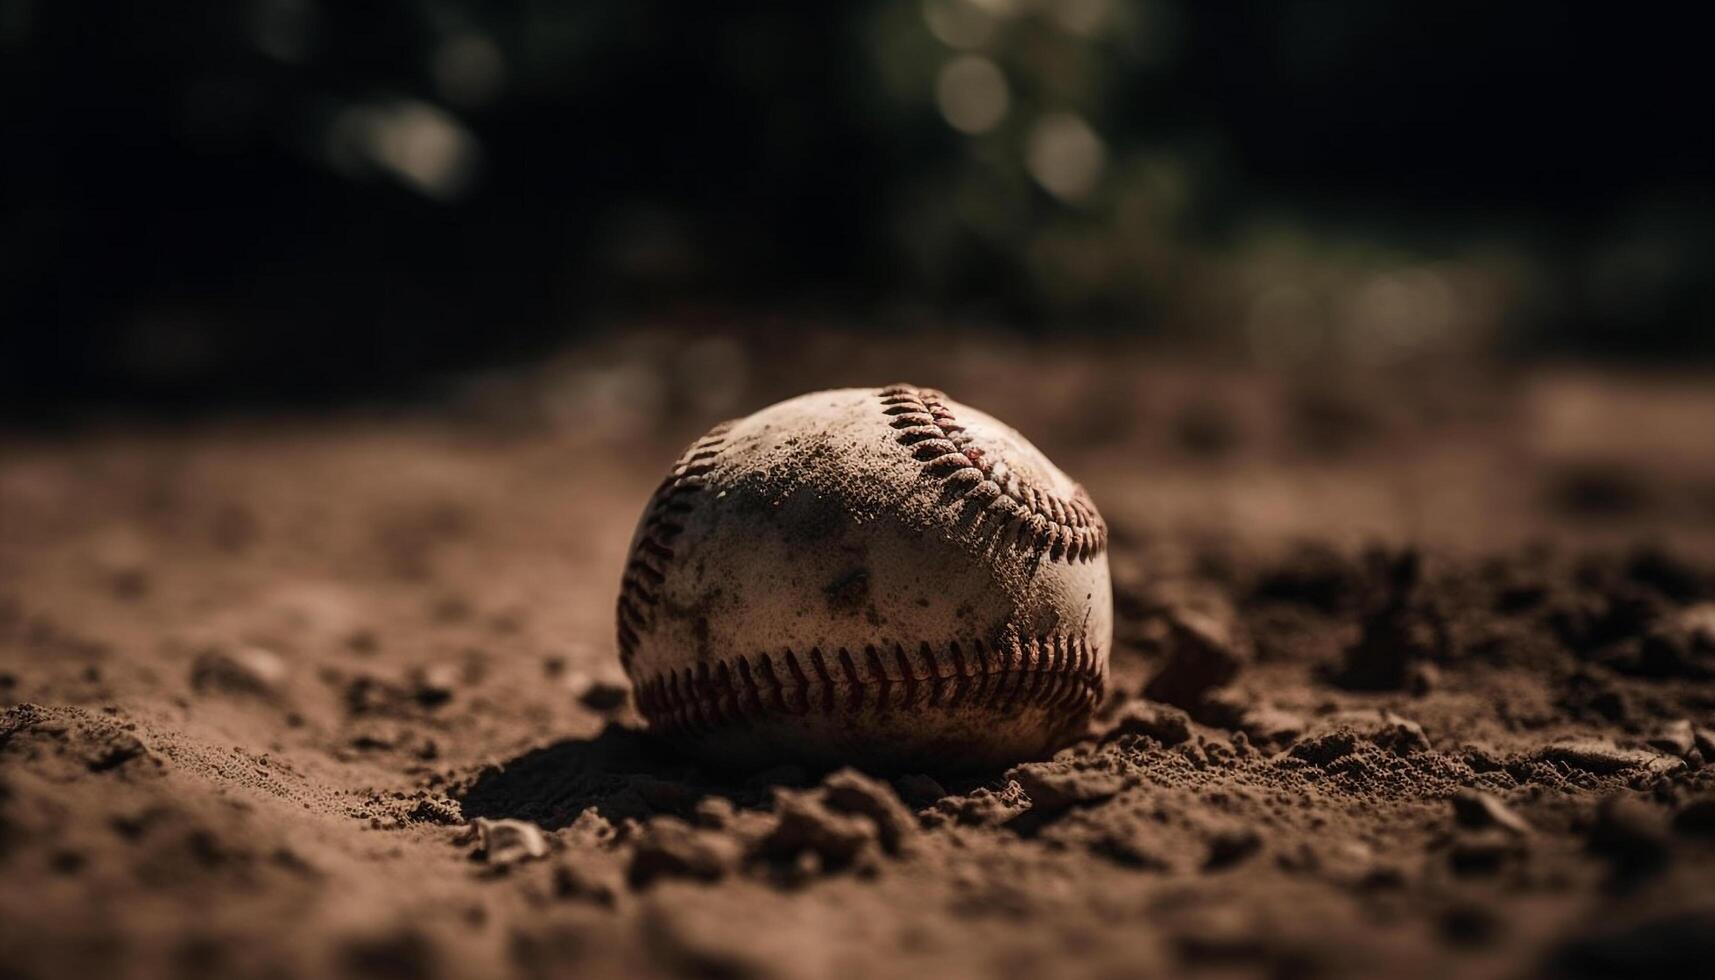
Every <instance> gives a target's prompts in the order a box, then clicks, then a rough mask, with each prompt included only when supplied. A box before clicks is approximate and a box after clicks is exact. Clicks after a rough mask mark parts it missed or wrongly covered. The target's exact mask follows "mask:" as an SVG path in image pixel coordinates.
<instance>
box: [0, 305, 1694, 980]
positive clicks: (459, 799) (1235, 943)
mask: <svg viewBox="0 0 1715 980" xmlns="http://www.w3.org/2000/svg"><path fill="white" fill-rule="evenodd" d="M688 349H689V350H692V351H693V353H694V350H695V348H694V346H688V345H686V344H685V343H683V342H682V340H681V339H679V338H674V337H670V336H663V337H656V338H649V337H644V338H642V339H633V340H629V341H625V342H615V343H612V344H609V345H606V346H603V347H597V348H594V349H591V350H587V351H583V352H581V353H580V355H579V356H578V357H577V358H576V359H575V360H572V361H570V362H568V363H567V364H563V365H550V366H548V367H544V368H540V369H538V370H536V371H535V372H533V373H531V374H529V375H523V376H508V377H503V378H498V379H490V380H488V381H486V382H484V383H483V384H481V385H473V386H470V387H468V388H466V389H463V390H461V391H460V392H459V393H458V394H457V396H456V397H455V398H453V399H451V400H450V402H451V405H450V407H436V408H434V409H427V408H425V409H421V410H415V411H411V412H404V413H401V412H398V411H391V412H388V413H385V414H382V413H370V414H366V413H353V414H351V415H350V416H348V417H343V418H340V419H337V420H329V419H316V420H280V419H276V420H251V421H243V422H239V421H220V422H204V423H199V424H195V425H180V426H175V427H159V426H156V427H150V428H138V427H132V426H109V427H97V428H94V429H89V430H84V431H79V432H75V433H69V434H64V435H58V436H51V437H50V436H42V435H34V436H29V437H22V436H15V437H8V438H6V439H5V440H4V441H3V442H0V704H3V705H4V706H5V707H4V714H3V715H0V975H4V976H7V977H48V976H71V975H92V976H142V977H157V976H173V977H194V976H263V975H266V976H293V975H314V976H328V975H333V976H344V975H354V976H356V975H365V976H390V977H452V976H512V975H516V976H549V975H574V974H575V975H579V976H597V977H599V976H639V975H663V976H720V977H753V976H754V977H772V976H781V977H845V976H853V977H855V976H888V975H899V976H903V975H913V976H923V975H941V976H995V975H1002V976H1034V975H1066V976H1120V975H1140V974H1142V975H1148V974H1158V973H1167V972H1211V973H1221V974H1231V975H1259V974H1266V975H1271V976H1279V975H1290V976H1356V975H1375V974H1378V973H1384V972H1385V973H1386V974H1387V975H1390V976H1414V975H1422V976H1443V975H1447V974H1448V973H1450V972H1452V971H1462V972H1470V973H1473V974H1478V975H1507V976H1518V975H1538V974H1547V975H1567V976H1594V975H1603V974H1611V973H1616V972H1627V973H1644V972H1646V971H1647V972H1653V973H1661V972H1664V971H1681V972H1690V971H1692V970H1694V969H1696V970H1701V969H1706V964H1707V962H1708V961H1709V957H1711V956H1715V889H1711V888H1710V886H1709V883H1710V882H1711V881H1715V768H1711V767H1710V765H1709V763H1710V762H1712V761H1715V460H1712V459H1711V457H1710V454H1709V453H1708V447H1707V440H1706V437H1707V432H1708V429H1709V425H1708V422H1709V420H1710V419H1712V418H1715V396H1711V395H1710V394H1709V389H1708V387H1707V385H1703V384H1700V383H1693V382H1692V381H1683V382H1674V381H1672V380H1671V379H1661V378H1657V379H1644V380H1639V379H1626V378H1620V377H1611V376H1610V377H1598V376H1589V375H1580V374H1575V373H1567V372H1550V371H1540V372H1536V373H1530V374H1526V375H1524V376H1517V375H1514V376H1508V377H1495V376H1490V375H1487V374H1484V373H1483V372H1481V371H1474V370H1469V369H1462V370H1460V371H1459V372H1456V373H1452V374H1450V375H1448V376H1444V377H1443V376H1422V375H1420V376H1418V377H1415V378H1409V379H1388V381H1387V382H1386V383H1385V384H1384V383H1380V382H1377V383H1375V384H1374V385H1373V386H1371V385H1364V384H1359V383H1357V382H1353V383H1351V384H1342V383H1337V382H1333V381H1330V380H1329V379H1326V378H1317V379H1309V380H1307V382H1306V383H1305V384H1304V385H1303V386H1296V385H1293V384H1291V383H1288V382H1284V381H1282V380H1281V379H1278V378H1275V379H1259V378H1256V377H1252V376H1248V375H1246V374H1243V373H1242V372H1226V371H1221V370H1216V369H1213V368H1208V367H1193V366H1186V365H1167V364H1160V363H1157V362H1154V361H1153V360H1152V359H1151V358H1149V357H1147V356H1144V355H1142V354H1138V353H1135V352H1119V353H1116V352H1113V351H1108V350H1099V349H1094V348H1091V349H1074V348H1057V349H1052V350H1043V349H1029V348H1025V347H1023V346H1007V345H1005V344H1000V343H997V342H995V341H992V340H979V339H977V338H972V339H971V340H970V341H968V342H965V341H960V340H958V339H957V338H954V339H951V340H942V341H938V342H937V343H936V344H933V345H931V344H929V343H928V342H923V341H913V340H911V339H909V338H901V339H899V340H898V341H897V342H893V343H889V344H886V345H877V344H874V343H866V342H863V341H860V340H857V339H850V338H848V339H842V338H841V337H839V336H837V335H836V336H832V337H830V338H827V339H825V340H821V341H818V343H817V344H816V345H811V346H810V347H808V348H806V350H807V351H808V353H806V351H797V352H795V354H794V357H793V358H792V359H791V364H790V366H789V367H788V366H787V365H784V364H780V365H777V364H775V363H774V362H773V361H771V360H769V359H768V358H767V357H766V356H761V355H756V354H755V353H754V352H751V356H750V357H749V359H748V360H746V361H744V363H746V364H747V365H748V374H747V375H746V377H745V379H744V380H742V381H740V382H736V383H731V384H726V385H724V386H721V385H714V384H710V383H698V382H699V381H700V380H705V379H704V373H703V372H700V370H699V368H698V366H697V364H696V363H695V358H694V357H691V358H690V359H689V360H688V359H687V357H688V355H687V353H686V352H687V350H688ZM720 353H721V363H723V364H727V365H731V364H732V363H733V360H734V357H733V352H731V351H723V352H720ZM740 353H741V354H742V353H744V352H742V351H741V352H740ZM897 380H911V381H913V382H915V383H919V384H924V385H933V386H935V387H937V388H940V389H943V390H945V391H946V392H947V393H948V394H949V395H950V396H952V397H954V398H958V399H960V400H961V401H963V402H965V403H967V404H971V405H974V406H976V407H978V408H980V409H982V410H984V411H988V412H992V413H993V414H995V415H997V416H999V417H1001V418H1003V419H1005V420H1006V421H1007V422H1008V423H1010V424H1012V425H1013V426H1015V427H1016V428H1018V429H1019V430H1020V431H1021V432H1022V433H1023V434H1024V435H1025V436H1027V437H1028V438H1029V439H1030V440H1031V441H1033V442H1034V443H1036V445H1038V446H1039V447H1041V448H1042V449H1043V451H1044V452H1046V453H1048V454H1049V455H1050V456H1051V457H1052V458H1053V459H1054V460H1055V462H1056V463H1058V464H1059V465H1060V466H1061V467H1062V468H1063V469H1065V470H1066V471H1067V472H1068V473H1072V474H1074V475H1075V476H1076V478H1077V479H1078V480H1079V481H1080V482H1082V483H1083V484H1084V485H1085V486H1086V487H1087V488H1088V490H1089V493H1090V495H1091V497H1092V499H1094V501H1095V502H1096V503H1097V504H1098V505H1099V506H1100V507H1101V511H1102V514H1103V516H1104V517H1105V518H1106V520H1107V523H1108V526H1109V530H1110V532H1111V540H1110V542H1109V551H1108V555H1109V560H1110V564H1111V568H1112V575H1113V584H1114V600H1115V640H1114V647H1113V650H1112V656H1111V668H1112V677H1111V683H1110V685H1109V687H1110V694H1109V697H1108V699H1107V700H1106V702H1105V703H1104V704H1102V705H1101V706H1100V708H1099V709H1098V710H1097V712H1096V713H1095V717H1094V718H1093V720H1092V721H1091V724H1090V727H1089V731H1088V734H1087V736H1086V737H1084V738H1082V739H1081V740H1079V741H1077V742H1076V743H1075V744H1073V745H1072V746H1071V747H1070V748H1068V749H1066V750H1064V751H1062V752H1061V753H1059V754H1058V755H1056V756H1054V757H1053V758H1052V759H1050V760H1044V761H1029V762H1022V763H1020V764H1017V765H1014V766H1004V767H996V768H994V769H991V770H989V771H983V772H977V773H969V774H961V775H954V774H950V773H946V772H905V773H862V772H858V771H855V770H852V769H843V768H842V769H836V770H834V771H832V772H812V771H807V770H805V769H802V768H797V767H793V766H790V765H788V766H781V767H777V768H773V769H769V770H765V771H761V772H741V773H736V774H721V773H718V772H716V771H714V770H711V769H709V768H707V767H704V766H701V765H698V764H697V763H694V762H692V761H689V760H688V759H687V758H686V757H684V756H682V755H680V754H678V753H676V752H674V751H672V750H671V749H669V748H666V747H664V746H662V745H660V744H658V743H656V742H655V741H654V740H653V739H652V738H651V737H650V736H649V735H647V734H646V732H645V731H644V730H643V727H642V723H641V720H640V718H639V716H638V715H637V713H636V711H635V708H634V706H633V705H632V703H631V701H630V699H629V691H628V685H627V684H626V682H625V678H624V675H623V673H622V672H621V670H620V667H619V664H618V661H617V658H616V655H615V649H614V639H613V619H612V616H613V609H614V601H615V597H616V594H617V590H618V579H619V574H620V571H621V568H622V566H623V565H624V562H625V558H626V554H627V546H628V540H629V536H630V534H631V530H632V527H633V525H634V522H635V521H636V519H637V515H638V512H639V510H640V509H641V508H642V506H643V503H644V502H645V501H646V500H647V499H648V498H649V495H650V493H651V491H652V490H653V489H654V487H655V485H656V484H657V482H658V481H659V478H660V473H661V472H662V471H663V469H664V468H665V467H666V466H667V465H668V464H669V463H670V462H671V461H672V460H673V459H674V458H675V456H676V455H677V454H678V453H679V452H680V451H681V449H682V448H683V447H684V446H685V445H686V444H687V443H689V441H690V440H691V439H692V438H693V437H695V436H696V435H697V434H698V433H699V432H702V431H703V430H705V429H706V428H707V427H708V426H709V425H710V424H711V423H712V422H714V421H716V420H718V419H719V418H724V417H732V416H736V415H741V414H744V413H746V412H749V411H752V410H754V409H756V408H759V407H761V406H763V405H767V404H769V403H771V402H773V401H776V400H778V399H780V398H783V397H787V396H790V395H793V394H797V393H798V392H801V391H805V390H810V389H813V388H825V387H835V386H841V385H861V386H879V385H883V384H887V383H890V382H893V381H897ZM1312 382H1313V383H1312ZM1698 420H1701V421H1700V422H1699V421H1698Z"/></svg>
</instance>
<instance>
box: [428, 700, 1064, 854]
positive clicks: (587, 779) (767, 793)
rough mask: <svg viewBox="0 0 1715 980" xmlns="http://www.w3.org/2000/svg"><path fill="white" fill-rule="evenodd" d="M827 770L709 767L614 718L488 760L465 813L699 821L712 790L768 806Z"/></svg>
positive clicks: (552, 820)
mask: <svg viewBox="0 0 1715 980" xmlns="http://www.w3.org/2000/svg"><path fill="white" fill-rule="evenodd" d="M824 775H825V773H824V772H823V771H822V770H820V769H815V768H806V767H804V766H800V765H794V764H786V765H778V766H774V767H772V768H768V769H762V770H757V771H752V772H748V773H747V772H740V771H723V770H719V769H711V768H709V767H708V766H706V765H703V764H701V763H699V762H698V761H696V760H694V759H691V758H689V757H687V756H685V755H682V754H680V753H678V752H676V751H675V750H674V749H673V748H672V747H671V746H669V745H667V744H666V743H664V742H662V741H660V740H659V739H656V738H655V737H653V736H651V735H650V734H649V733H648V732H646V731H644V730H641V729H637V728H631V727H628V726H625V725H622V724H618V723H612V724H609V725H608V726H607V727H606V728H605V729H603V730H602V731H601V733H600V734H598V735H596V736H595V737H593V738H572V739H565V740H563V741H560V742H555V743H553V744H552V745H546V746H543V747H541V748H537V749H531V750H530V751H528V752H526V753H524V754H522V755H519V756H516V757H514V758H512V759H509V760H507V761H505V762H503V763H500V764H499V765H496V766H493V767H491V768H488V769H485V770H484V771H482V772H481V773H479V774H478V775H477V776H476V778H475V779H474V780H473V781H472V782H471V784H470V786H469V788H468V789H467V790H465V792H464V793H463V794H462V796H460V798H459V799H460V804H461V806H462V809H463V811H464V816H465V819H467V820H471V819H475V818H477V817H486V818H488V819H491V820H499V819H513V820H526V821H529V822H531V823H534V824H537V825H538V826H540V827H542V828H543V829H546V830H558V829H560V828H562V827H566V826H570V825H571V824H572V823H574V822H575V821H576V820H577V819H578V816H579V815H580V814H582V813H583V812H584V811H586V810H589V809H592V808H593V809H594V810H595V812H596V813H598V814H599V815H601V816H602V817H604V818H606V819H607V820H609V821H618V820H621V819H624V818H627V817H629V818H632V819H635V820H643V819H646V818H648V817H650V816H654V815H657V814H671V815H673V816H678V817H683V818H686V819H690V820H693V821H694V820H695V819H696V815H697V810H698V807H699V804H704V801H705V800H708V799H710V798H711V797H713V798H718V799H720V800H724V801H725V803H727V804H730V805H731V806H732V807H733V808H734V809H738V810H766V809H768V808H769V807H771V806H772V805H773V802H774V795H775V794H774V791H775V790H776V789H808V788H811V787H814V786H816V785H817V783H818V782H819V781H820V780H821V779H822V777H823V776H824ZM937 779H938V780H939V781H937ZM889 781H890V782H892V783H894V784H895V786H896V788H897V789H898V790H899V791H900V792H901V795H902V796H903V797H905V798H906V800H907V802H911V803H915V804H917V805H923V804H926V803H929V802H933V800H934V799H935V798H937V797H939V796H940V795H941V794H943V793H946V792H955V791H956V792H968V791H971V790H974V789H976V788H978V787H982V786H988V787H990V788H991V789H995V790H998V789H999V788H1001V787H1003V786H1004V785H1005V779H1004V778H1002V777H1001V776H1000V774H999V773H962V774H958V775H953V774H941V775H940V776H938V777H930V776H925V775H922V774H917V775H906V776H898V775H894V776H893V777H891V778H890V780H889ZM923 786H927V787H930V789H928V790H927V791H925V790H924V789H922V788H921V787H923ZM705 805H706V804H705ZM716 805H718V804H716ZM1027 824H1028V822H1027ZM1028 829H1034V827H1033V825H1032V826H1029V827H1028Z"/></svg>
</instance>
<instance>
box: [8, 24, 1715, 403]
mask: <svg viewBox="0 0 1715 980" xmlns="http://www.w3.org/2000/svg"><path fill="white" fill-rule="evenodd" d="M1699 11H1700V8H1698V7H1694V6H1693V5H1678V4H1650V3H1631V4H1589V5H1583V4H1561V3H1549V2H1543V0H1512V2H1507V3H1476V2H1464V0H1438V2H1409V3H1385V4H1384V3H1376V2H1374V0H1275V2H1267V3H1210V2H1194V0H1055V2H1049V0H927V2H924V0H874V2H865V3H847V4H840V5H831V4H791V3H717V4H680V3H665V2H660V0H623V2H611V0H586V2H577V3H562V2H548V0H483V2H476V0H371V2H365V3H335V2H331V0H181V2H178V3H174V4H165V5H162V4H153V5H152V4H136V3H118V2H96V0H0V99H3V101H0V134H3V136H4V140H3V146H4V151H3V153H0V269H3V272H0V316H3V321H0V322H3V323H4V331H5V344H4V350H3V352H0V386H3V393H0V400H3V401H4V402H5V403H6V404H8V405H10V406H11V407H13V408H15V409H16V408H25V409H31V410H34V409H40V408H43V407H45V406H65V405H80V404H89V403H120V404H133V405H138V404H143V405H151V406H190V407H198V406H207V405H211V404H230V403H232V402H234V401H241V402H251V403H254V402H275V401H287V402H293V401H297V402H302V401H305V400H309V401H317V402H319V401H320V400H323V399H328V398H336V399H337V398H340V397H344V396H349V395H369V394H373V393H375V392H377V391H385V390H408V389H409V388H411V387H412V386H413V385H416V384H419V383H421V382H422V380H423V379H425V378H431V377H436V376H439V375H440V374H442V373H443V372H447V371H451V370H457V369H461V368H465V367H468V366H470V365H476V364H485V363H503V362H506V361H508V360H516V359H522V358H528V357H531V356H534V355H536V354H539V353H541V352H544V351H548V350H551V349H554V348H556V347H559V346H562V345H564V344H566V343H567V342H569V341H570V340H571V339H572V338H575V337H576V336H578V335H580V334H581V333H584V332H588V331H592V330H603V329H612V328H613V327H612V325H613V324H623V323H629V322H637V321H639V320H640V319H649V318H655V319H665V320H671V321H673V322H681V323H689V324H697V323H718V324H727V325H731V324H748V323H768V322H775V323H779V322H791V323H803V322H821V321H825V322H828V323H832V324H836V325H842V326H846V327H852V326H863V327H864V328H866V329H879V330H889V329H893V330H898V329H914V328H917V327H919V326H920V325H923V324H943V323H967V324H969V323H981V324H993V325H997V326H998V327H1000V328H1002V329H1008V330H1014V331H1022V332H1026V333H1030V332H1044V331H1050V330H1055V331H1058V330H1083V331H1098V332H1104V333H1109V334H1123V335H1138V336H1142V337H1147V338H1154V339H1157V340H1159V341H1160V342H1162V343H1164V344H1170V345H1186V346H1188V347H1196V348H1208V349H1211V350H1217V351H1226V352H1228V353H1231V354H1235V355H1237V356H1240V357H1244V358H1250V359H1254V360H1255V361H1256V362H1257V363H1259V364H1261V365H1263V366H1265V367H1268V368H1286V369H1290V368H1294V367H1301V366H1304V365H1315V364H1326V363H1340V364H1350V365H1355V366H1358V367H1367V366H1372V365H1373V366H1385V365H1390V364H1400V363H1407V362H1410V361H1411V360H1412V359H1414V358H1421V357H1438V356H1444V355H1455V356H1464V355H1476V356H1482V357H1488V356H1500V357H1508V358H1516V357H1544V356H1550V357H1559V356H1579V357H1591V356H1598V357H1612V358H1627V359H1643V360H1654V361H1658V362H1659V361H1673V362H1684V361H1687V360H1704V361H1707V360H1709V359H1710V358H1711V356H1712V355H1715V330H1712V326H1715V324H1712V322H1711V316H1712V312H1715V276H1712V275H1711V272H1712V262H1711V258H1710V257H1711V255H1712V254H1715V201H1712V198H1711V193H1710V183H1711V181H1710V178H1711V176H1712V175H1715V125H1712V123H1715V120H1712V119H1711V109H1710V106H1711V101H1710V98H1709V92H1710V91H1711V90H1712V88H1715V87H1712V86H1711V84H1710V83H1711V79H1710V77H1709V76H1710V74H1711V71H1710V68H1709V65H1710V58H1709V45H1710V42H1709V34H1708V31H1707V28H1708V26H1709V25H1708V18H1707V16H1706V15H1705V14H1703V13H1701V12H1699Z"/></svg>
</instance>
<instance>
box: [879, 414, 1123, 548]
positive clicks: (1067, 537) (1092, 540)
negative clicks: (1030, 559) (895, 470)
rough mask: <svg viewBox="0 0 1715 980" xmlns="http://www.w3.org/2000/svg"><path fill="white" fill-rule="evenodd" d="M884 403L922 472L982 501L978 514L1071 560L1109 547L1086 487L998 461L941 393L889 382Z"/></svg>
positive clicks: (967, 500)
mask: <svg viewBox="0 0 1715 980" xmlns="http://www.w3.org/2000/svg"><path fill="white" fill-rule="evenodd" d="M881 404H882V411H883V412H885V413H886V414H887V415H888V416H890V421H889V423H888V424H889V425H891V426H892V427H893V428H894V429H895V430H897V434H896V435H895V436H894V439H895V440H896V441H897V442H898V443H899V444H900V445H901V446H904V447H906V448H907V449H909V450H911V453H912V456H913V457H914V458H915V459H917V460H919V461H921V462H922V463H923V472H924V473H925V474H926V475H928V476H930V477H931V478H933V479H935V480H937V481H939V482H941V483H943V484H945V485H947V486H948V487H950V488H951V489H953V490H954V491H955V492H956V493H958V495H959V496H958V502H959V504H960V505H961V506H963V505H967V504H968V505H974V506H976V507H978V508H980V510H979V511H978V514H977V516H978V519H979V520H981V519H982V518H984V517H987V516H990V515H992V516H995V517H998V518H1000V519H1001V520H1003V521H1004V522H1005V524H1004V527H1005V528H1006V530H1005V531H1003V534H1005V533H1010V534H1011V537H1012V539H1013V541H1015V542H1016V543H1017V545H1018V546H1019V547H1022V548H1024V549H1026V550H1028V551H1030V552H1033V553H1035V554H1039V555H1046V556H1047V557H1048V558H1050V559H1053V560H1055V561H1060V560H1065V561H1069V562H1084V561H1091V560H1093V559H1094V558H1096V557H1097V556H1098V555H1101V554H1102V553H1103V552H1105V551H1106V550H1107V547H1108V529H1107V525H1106V524H1104V523H1103V522H1102V518H1101V515H1100V514H1098V513H1097V512H1096V507H1095V504H1093V503H1092V502H1091V501H1090V499H1089V497H1088V496H1087V495H1085V493H1084V488H1083V487H1077V488H1076V489H1075V490H1074V492H1073V495H1072V496H1071V497H1070V498H1066V497H1061V496H1059V495H1057V494H1053V493H1050V492H1048V491H1046V490H1043V489H1041V488H1040V487H1037V486H1035V485H1034V484H1032V483H1031V482H1030V481H1028V480H1025V479H1024V478H1022V477H1020V476H1019V475H1018V474H1017V473H1013V472H1010V471H1008V470H1007V469H1006V468H1005V467H1004V465H1000V466H997V465H996V463H995V462H994V461H993V460H990V459H988V458H986V457H985V456H984V455H983V451H982V450H981V449H980V448H978V447H976V446H973V445H971V439H970V436H969V435H968V434H967V433H966V432H965V427H964V426H963V425H962V424H960V422H959V420H958V419H957V418H955V417H954V415H953V412H952V409H950V408H949V407H948V406H947V402H946V397H945V396H944V395H942V394H941V393H940V392H938V391H935V390H934V389H930V388H916V387H913V386H911V385H891V386H889V387H886V388H883V389H882V390H881Z"/></svg>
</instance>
